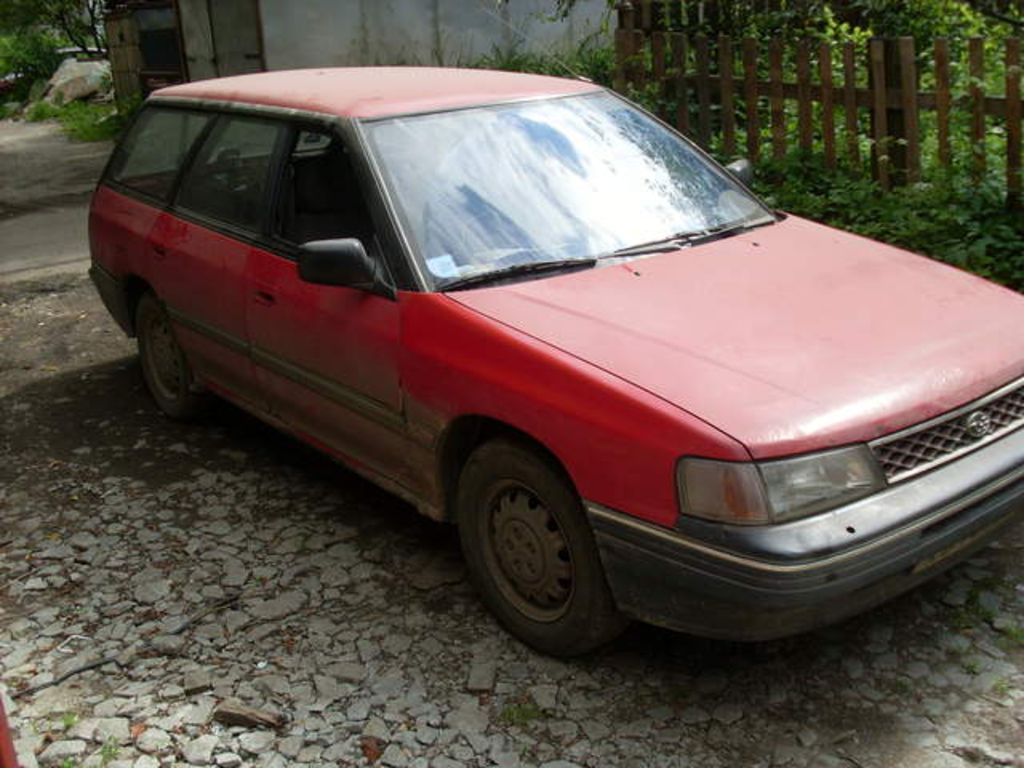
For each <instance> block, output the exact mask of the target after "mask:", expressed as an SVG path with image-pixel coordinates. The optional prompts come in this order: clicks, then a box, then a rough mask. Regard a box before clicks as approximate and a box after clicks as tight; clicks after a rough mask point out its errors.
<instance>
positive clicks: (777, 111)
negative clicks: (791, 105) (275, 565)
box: [768, 37, 786, 160]
mask: <svg viewBox="0 0 1024 768" xmlns="http://www.w3.org/2000/svg"><path fill="white" fill-rule="evenodd" d="M768 60H769V65H768V66H769V70H770V72H769V77H770V78H771V80H770V85H771V114H772V157H773V158H775V159H776V160H781V159H782V158H784V157H785V156H786V102H785V98H784V91H783V87H782V41H781V40H779V38H777V37H776V38H773V39H772V42H771V44H770V46H769V48H768Z"/></svg>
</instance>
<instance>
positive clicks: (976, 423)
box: [964, 411, 992, 440]
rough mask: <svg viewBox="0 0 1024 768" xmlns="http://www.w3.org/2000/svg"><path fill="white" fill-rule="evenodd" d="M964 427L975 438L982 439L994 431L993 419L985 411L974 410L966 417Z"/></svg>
mask: <svg viewBox="0 0 1024 768" xmlns="http://www.w3.org/2000/svg"><path fill="white" fill-rule="evenodd" d="M964 429H966V430H967V434H968V435H970V436H971V437H973V438H974V439H975V440H980V439H981V438H983V437H985V435H988V434H990V433H991V432H992V419H991V418H990V417H989V415H988V414H987V413H985V412H984V411H974V413H970V414H968V415H967V418H966V419H964Z"/></svg>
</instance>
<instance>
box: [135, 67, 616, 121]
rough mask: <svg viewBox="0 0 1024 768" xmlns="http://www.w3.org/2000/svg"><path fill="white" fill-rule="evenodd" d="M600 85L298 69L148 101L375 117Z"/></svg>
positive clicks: (420, 70) (472, 74) (446, 72)
mask: <svg viewBox="0 0 1024 768" xmlns="http://www.w3.org/2000/svg"><path fill="white" fill-rule="evenodd" d="M596 90H599V88H598V86H596V85H594V84H593V83H590V82H588V81H585V80H568V79H564V78H558V77H547V76H543V75H526V74H521V73H518V72H496V71H493V70H486V69H446V68H440V67H335V68H330V69H293V70H283V71H275V72H261V73H258V74H251V75H237V76H234V77H222V78H217V79H214V80H199V81H196V82H192V83H184V84H182V85H172V86H170V87H168V88H162V89H160V90H158V91H156V92H155V93H154V94H153V96H152V97H151V98H154V99H156V100H159V99H163V98H174V99H196V100H200V101H203V100H212V101H222V102H224V101H226V102H235V103H239V104H249V105H257V106H262V107H280V108H283V109H295V110H301V111H306V112H318V113H326V114H331V115H339V116H342V117H358V118H375V117H385V116H389V115H401V114H412V113H419V112H434V111H443V110H448V109H459V108H463V107H471V106H477V105H483V104H496V103H501V102H508V101H519V100H524V99H533V98H543V97H552V96H565V95H569V94H574V93H585V92H588V91H596Z"/></svg>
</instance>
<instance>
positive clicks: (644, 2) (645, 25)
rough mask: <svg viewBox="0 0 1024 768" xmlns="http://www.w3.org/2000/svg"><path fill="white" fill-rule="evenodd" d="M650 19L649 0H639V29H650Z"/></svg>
mask: <svg viewBox="0 0 1024 768" xmlns="http://www.w3.org/2000/svg"><path fill="white" fill-rule="evenodd" d="M651 21H652V14H651V0H640V29H642V30H644V31H645V32H646V31H650V29H651Z"/></svg>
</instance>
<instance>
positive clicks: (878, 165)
mask: <svg viewBox="0 0 1024 768" xmlns="http://www.w3.org/2000/svg"><path fill="white" fill-rule="evenodd" d="M868 56H869V60H870V64H871V82H872V85H873V89H874V102H873V104H872V105H871V116H872V120H873V123H874V125H873V136H874V140H875V161H876V162H875V175H876V177H877V179H878V183H879V185H880V186H881V187H882V189H884V190H888V189H889V187H890V183H889V153H888V146H887V145H888V144H889V127H888V124H887V117H886V108H887V102H886V93H885V41H884V40H881V39H879V38H874V39H873V40H871V42H870V43H869V45H868Z"/></svg>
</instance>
